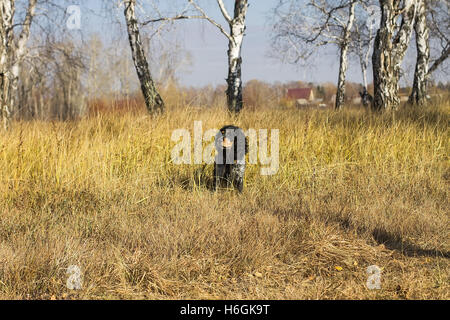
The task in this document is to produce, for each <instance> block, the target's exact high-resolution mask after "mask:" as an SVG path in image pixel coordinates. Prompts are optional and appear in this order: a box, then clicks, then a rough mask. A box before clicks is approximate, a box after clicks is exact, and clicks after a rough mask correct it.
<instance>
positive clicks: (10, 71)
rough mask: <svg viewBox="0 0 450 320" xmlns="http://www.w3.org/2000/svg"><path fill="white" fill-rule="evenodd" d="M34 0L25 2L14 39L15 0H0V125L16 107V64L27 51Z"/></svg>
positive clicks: (7, 119)
mask: <svg viewBox="0 0 450 320" xmlns="http://www.w3.org/2000/svg"><path fill="white" fill-rule="evenodd" d="M36 2H37V1H36V0H29V1H28V8H27V11H26V14H25V19H24V21H23V22H22V23H21V24H20V25H21V26H22V30H21V31H20V34H19V37H18V39H17V41H15V39H14V27H16V26H17V25H15V23H14V15H15V0H0V37H1V43H0V115H1V118H2V120H3V126H4V128H7V127H8V122H9V120H10V118H11V114H12V111H13V109H15V108H16V105H15V104H16V98H17V88H18V82H19V74H20V65H21V62H22V60H23V58H24V57H25V55H26V54H27V46H26V45H27V42H28V39H29V37H30V28H31V23H32V20H33V17H34V15H35V10H36Z"/></svg>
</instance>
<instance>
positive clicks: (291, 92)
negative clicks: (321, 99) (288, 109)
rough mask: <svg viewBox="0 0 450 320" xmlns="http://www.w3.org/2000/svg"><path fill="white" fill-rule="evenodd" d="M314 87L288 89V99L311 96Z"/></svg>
mask: <svg viewBox="0 0 450 320" xmlns="http://www.w3.org/2000/svg"><path fill="white" fill-rule="evenodd" d="M311 91H312V88H299V89H288V92H287V97H288V99H306V100H308V99H309V97H310V96H311Z"/></svg>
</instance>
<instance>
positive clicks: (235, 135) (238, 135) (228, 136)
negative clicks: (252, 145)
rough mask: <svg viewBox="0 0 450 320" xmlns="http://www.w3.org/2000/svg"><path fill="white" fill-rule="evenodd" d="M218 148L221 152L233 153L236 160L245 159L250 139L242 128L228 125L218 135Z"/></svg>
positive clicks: (216, 142)
mask: <svg viewBox="0 0 450 320" xmlns="http://www.w3.org/2000/svg"><path fill="white" fill-rule="evenodd" d="M215 144H216V149H217V151H218V152H219V153H220V154H223V153H225V154H226V156H227V158H228V155H232V157H233V158H234V160H238V159H243V158H244V157H245V154H246V153H248V140H247V137H246V136H245V134H244V131H242V129H241V128H239V127H236V126H233V125H228V126H225V127H223V128H222V129H220V130H219V132H218V133H217V135H216V141H215Z"/></svg>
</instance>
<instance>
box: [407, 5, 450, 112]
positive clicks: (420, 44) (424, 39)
mask: <svg viewBox="0 0 450 320" xmlns="http://www.w3.org/2000/svg"><path fill="white" fill-rule="evenodd" d="M448 30H449V12H448V2H447V1H441V0H438V1H428V2H427V3H426V2H425V1H423V2H421V4H420V6H419V9H418V10H417V17H416V21H415V24H414V31H415V36H416V51H417V58H416V68H415V72H414V82H413V87H412V92H411V95H410V96H409V100H408V102H409V103H410V104H416V105H419V106H421V105H424V104H425V103H426V96H427V85H428V81H429V78H430V77H431V74H432V73H433V72H434V71H435V70H436V69H438V68H439V67H440V66H441V65H442V64H443V63H444V62H445V60H446V59H447V58H448V56H449V53H450V44H449V31H448ZM430 38H431V39H430ZM430 42H433V43H436V45H437V46H438V48H437V50H434V51H435V57H433V58H432V57H431V53H430V50H431V44H430ZM430 61H432V63H431V65H430Z"/></svg>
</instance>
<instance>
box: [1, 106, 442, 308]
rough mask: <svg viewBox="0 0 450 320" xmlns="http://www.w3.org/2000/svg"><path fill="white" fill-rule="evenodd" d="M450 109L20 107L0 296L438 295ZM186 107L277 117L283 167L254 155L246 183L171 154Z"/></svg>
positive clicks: (7, 141) (246, 120) (217, 122)
mask: <svg viewBox="0 0 450 320" xmlns="http://www.w3.org/2000/svg"><path fill="white" fill-rule="evenodd" d="M449 116H450V106H449V105H448V103H447V104H445V103H444V104H442V105H441V106H430V107H428V108H425V109H421V110H414V109H409V110H408V109H403V110H400V111H398V112H394V113H385V114H373V113H367V112H365V111H363V110H358V109H349V110H345V111H342V112H335V111H331V110H321V111H319V110H293V109H285V110H273V109H260V110H244V111H243V112H242V113H241V114H240V115H239V116H237V117H233V116H230V115H229V114H227V112H226V111H225V109H222V108H219V107H216V108H195V107H185V108H183V107H177V108H172V109H171V108H169V110H168V111H167V113H166V114H165V115H163V116H160V117H157V118H152V117H150V116H148V115H146V114H145V112H144V111H142V112H141V111H139V112H121V113H120V114H119V113H97V114H95V115H92V116H90V117H88V118H85V119H81V120H79V121H77V122H41V121H30V122H15V123H14V124H13V128H12V130H10V131H8V132H1V133H0V138H1V140H0V298H14V299H15V298H25V299H36V298H39V299H40V298H43V299H48V298H52V299H53V298H56V299H69V298H84V299H90V298H101V299H108V298H131V299H134V298H152V299H177V298H213V299H214V298H225V299H227V298H235V299H240V298H250V299H252V298H257V299H269V298H270V299H320V298H327V299H335V298H340V299H362V298H369V299H376V298H385V299H386V298H387V299H397V298H400V299H402V298H417V299H424V298H432V299H437V298H441V299H448V298H449V292H450V291H449V285H448V283H449V281H448V280H449V279H448V278H449V264H448V257H449V240H448V239H449V238H450V237H449V212H450V210H449V209H450V207H449V180H450V167H449V159H448V155H449V151H450V139H449V129H448V128H449V119H450V117H449ZM194 121H202V123H203V129H204V130H207V129H211V128H220V127H221V126H223V125H224V124H230V123H233V124H236V125H239V126H241V127H242V128H245V129H247V128H254V129H260V128H265V129H279V130H280V168H279V171H278V173H277V174H276V175H273V176H261V175H260V173H259V172H260V171H259V169H260V166H259V165H249V166H248V170H247V173H246V182H245V189H244V193H243V194H238V193H236V192H234V191H227V190H224V191H221V192H218V193H214V192H212V191H211V190H210V188H209V186H210V184H211V175H212V165H175V164H173V163H172V161H171V156H170V155H171V149H172V148H173V146H174V145H175V142H172V141H171V133H172V131H173V130H174V129H177V128H187V129H190V130H191V132H192V130H193V122H194ZM72 264H75V265H78V266H80V268H81V270H82V273H83V289H82V290H79V291H71V290H69V289H67V288H66V279H67V275H66V269H67V267H68V266H69V265H72ZM369 265H377V266H379V267H380V268H382V278H381V280H382V283H381V286H382V289H381V290H369V289H368V288H367V287H366V280H367V274H366V268H367V267H368V266H369Z"/></svg>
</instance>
